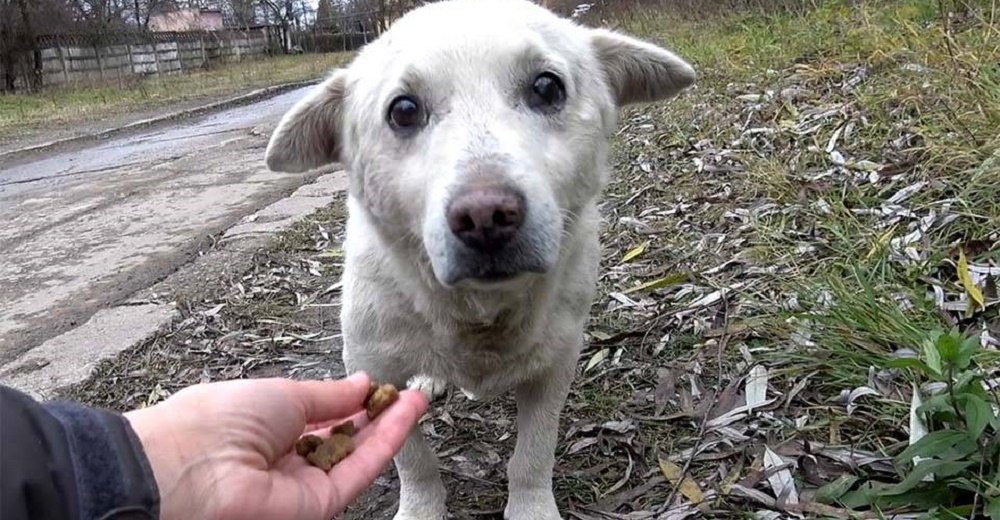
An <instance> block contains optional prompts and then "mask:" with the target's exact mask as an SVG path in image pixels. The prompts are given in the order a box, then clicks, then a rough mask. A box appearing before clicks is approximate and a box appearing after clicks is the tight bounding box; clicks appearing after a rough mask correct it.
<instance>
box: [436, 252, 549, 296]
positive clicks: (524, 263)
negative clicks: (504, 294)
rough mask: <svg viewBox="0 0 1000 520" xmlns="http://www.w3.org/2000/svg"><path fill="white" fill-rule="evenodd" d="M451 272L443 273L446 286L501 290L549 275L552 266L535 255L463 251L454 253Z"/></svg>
mask: <svg viewBox="0 0 1000 520" xmlns="http://www.w3.org/2000/svg"><path fill="white" fill-rule="evenodd" d="M449 264H450V268H449V269H448V270H447V272H445V273H443V274H444V275H445V276H444V279H443V280H442V282H444V283H445V285H449V286H454V285H459V284H462V285H469V286H475V287H477V288H483V289H499V288H502V287H504V286H511V285H516V284H518V283H520V282H522V281H524V280H525V279H527V278H530V277H531V275H540V274H545V273H546V272H547V271H548V266H547V265H545V264H544V262H542V260H541V259H540V258H537V257H536V256H535V255H530V254H523V253H522V252H521V251H519V250H517V249H515V250H513V251H509V252H507V251H504V252H498V253H493V254H483V253H479V252H474V251H469V250H467V249H463V248H456V249H453V250H452V255H451V262H449Z"/></svg>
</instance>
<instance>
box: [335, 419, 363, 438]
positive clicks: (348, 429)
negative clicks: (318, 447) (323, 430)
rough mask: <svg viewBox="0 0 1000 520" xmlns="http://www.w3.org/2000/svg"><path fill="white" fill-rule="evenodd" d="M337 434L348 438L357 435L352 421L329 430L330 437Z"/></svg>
mask: <svg viewBox="0 0 1000 520" xmlns="http://www.w3.org/2000/svg"><path fill="white" fill-rule="evenodd" d="M338 433H341V434H344V435H346V436H348V437H354V434H355V433H358V429H357V427H355V426H354V421H347V422H345V423H340V424H338V425H336V426H334V427H333V428H330V435H336V434H338Z"/></svg>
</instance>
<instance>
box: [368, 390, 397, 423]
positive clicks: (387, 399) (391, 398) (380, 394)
mask: <svg viewBox="0 0 1000 520" xmlns="http://www.w3.org/2000/svg"><path fill="white" fill-rule="evenodd" d="M397 399H399V391H397V390H396V387H395V386H393V385H390V384H384V385H381V386H377V385H375V384H372V389H371V390H370V391H369V392H368V398H367V399H366V400H365V408H366V409H367V411H368V418H369V419H374V418H376V417H378V416H379V414H380V413H382V412H383V411H385V409H386V408H388V407H389V405H391V404H392V403H395V402H396V400H397Z"/></svg>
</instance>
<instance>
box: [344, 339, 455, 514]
mask: <svg viewBox="0 0 1000 520" xmlns="http://www.w3.org/2000/svg"><path fill="white" fill-rule="evenodd" d="M381 351H384V350H381V349H376V348H373V347H371V346H370V345H369V346H367V348H363V349H359V348H357V346H356V345H355V344H353V343H349V342H347V341H345V345H344V352H343V356H344V367H345V368H346V369H347V373H353V372H356V371H359V370H364V371H365V372H367V373H368V375H369V376H371V378H372V380H373V381H378V382H380V383H392V384H393V385H395V386H396V387H397V388H403V387H404V386H409V388H412V389H415V390H420V391H423V392H424V393H425V394H427V396H428V400H431V399H433V397H434V396H435V394H437V393H439V392H440V391H441V390H442V388H441V387H440V382H439V381H436V380H433V379H430V378H426V377H417V378H412V377H411V376H410V374H408V373H407V372H406V371H405V370H403V369H401V368H400V367H401V366H405V364H400V363H397V362H396V360H394V359H391V358H387V357H383V356H382V355H381V354H373V353H374V352H381ZM393 462H395V465H396V471H397V472H398V473H399V488H400V490H399V509H398V510H397V512H396V516H395V517H394V519H393V520H443V519H444V518H445V516H446V515H447V509H446V508H445V499H446V492H445V489H444V483H443V482H442V481H441V473H440V469H439V468H438V457H437V455H435V454H434V452H433V451H431V449H430V447H429V446H428V445H427V441H425V440H424V434H423V432H421V431H420V426H419V425H417V426H414V427H413V430H411V431H410V434H409V436H407V438H406V442H405V443H404V444H403V448H402V449H401V450H400V451H399V453H397V454H396V456H395V457H394V458H393Z"/></svg>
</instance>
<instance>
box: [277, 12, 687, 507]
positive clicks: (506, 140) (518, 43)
mask: <svg viewBox="0 0 1000 520" xmlns="http://www.w3.org/2000/svg"><path fill="white" fill-rule="evenodd" d="M694 80H695V72H694V70H693V69H692V68H691V66H690V65H688V64H687V63H685V62H684V61H683V60H682V59H680V58H678V57H677V56H676V55H674V54H673V53H671V52H669V51H667V50H664V49H662V48H660V47H657V46H654V45H652V44H649V43H646V42H643V41H639V40H636V39H633V38H630V37H627V36H625V35H622V34H618V33H615V32H612V31H608V30H603V29H590V28H585V27H583V26H580V25H577V24H575V23H574V22H572V21H570V20H567V19H563V18H560V17H557V16H556V15H554V14H553V13H551V12H549V11H548V10H546V9H544V8H542V7H540V6H537V5H535V4H533V3H530V2H528V1H526V0H445V1H443V2H439V3H433V4H428V5H426V6H424V7H420V8H418V9H415V10H413V11H411V12H410V13H408V14H406V15H405V16H404V17H403V18H401V19H400V20H398V21H397V22H396V23H394V24H393V25H392V27H391V29H389V30H388V31H387V32H385V33H384V34H383V35H382V36H381V37H380V38H379V39H378V40H376V41H375V42H373V43H371V44H369V45H368V46H367V47H365V48H364V49H363V50H362V51H361V52H359V53H358V55H357V57H356V58H355V59H354V61H353V62H352V63H351V64H350V66H349V67H347V68H345V69H338V70H335V71H333V73H332V74H331V75H330V76H329V78H327V79H326V81H325V82H324V83H323V84H321V85H320V86H318V87H317V88H316V89H315V90H314V91H313V92H312V93H311V94H310V95H309V96H308V97H307V98H305V99H303V100H302V101H301V102H300V103H299V104H298V105H296V106H295V107H294V108H293V109H292V110H290V111H289V112H288V113H287V114H286V115H285V116H284V118H283V119H282V121H281V122H280V124H279V126H278V128H277V129H276V130H275V132H274V134H273V136H272V137H271V141H270V143H269V145H268V149H267V153H266V160H267V164H268V166H269V167H270V168H271V169H272V170H275V171H286V172H301V171H305V170H309V169H313V168H316V167H319V166H321V165H325V164H328V163H333V162H340V163H342V164H344V166H345V168H346V170H347V171H348V173H349V176H350V182H349V185H350V188H349V191H348V207H349V212H350V217H349V220H348V224H347V238H346V242H345V244H344V250H345V254H346V264H345V268H344V275H343V282H344V292H343V311H342V313H341V320H342V328H343V334H344V336H343V337H344V364H345V365H346V368H347V370H348V372H352V371H357V370H364V371H367V372H368V373H369V374H371V376H372V377H373V378H374V379H376V380H379V381H385V382H390V383H393V384H395V385H397V386H403V385H405V384H407V382H408V381H411V380H412V378H414V377H420V378H421V379H419V381H420V383H419V385H420V386H422V387H423V389H424V390H425V391H428V390H432V391H433V392H435V393H436V392H438V391H440V390H442V389H443V386H442V385H443V383H445V382H447V383H451V384H454V385H457V386H458V387H459V388H461V389H463V390H465V391H467V392H471V393H472V394H475V395H478V396H481V397H487V398H488V397H492V396H496V395H497V394H500V393H501V392H505V391H508V390H514V392H515V397H516V400H517V406H518V412H517V430H518V431H517V446H516V449H515V450H514V454H513V457H512V458H511V460H510V462H509V465H508V470H507V475H508V479H509V488H508V492H509V497H508V502H507V506H506V510H505V514H504V516H505V518H507V519H509V520H553V519H558V518H560V514H559V510H558V509H557V508H556V502H555V499H554V496H553V493H552V467H553V463H554V459H555V448H556V442H557V437H558V426H559V415H560V412H561V410H562V407H563V404H564V402H565V399H566V395H567V393H568V392H569V387H570V384H571V382H572V380H573V378H574V375H575V370H576V362H577V357H578V356H579V353H580V351H581V349H582V346H583V329H584V325H585V323H586V320H587V316H588V312H589V309H590V306H591V303H592V299H593V297H594V294H595V290H596V278H597V275H598V261H599V258H600V245H599V243H598V226H599V216H598V212H597V209H596V202H597V200H598V197H599V195H600V193H601V191H602V189H603V188H604V186H605V183H606V181H607V177H608V173H609V165H608V157H607V156H608V149H609V144H608V138H609V136H610V134H611V133H612V132H613V130H614V128H615V126H616V118H617V109H618V107H619V106H621V105H623V104H627V103H637V102H649V101H655V100H661V99H666V98H669V97H672V96H674V95H676V94H677V93H679V92H680V91H682V90H683V89H685V88H686V87H688V86H689V85H691V84H692V83H693V82H694ZM432 387H433V388H432ZM395 462H396V467H397V469H398V470H399V477H400V480H401V493H400V500H399V510H398V512H397V514H396V517H395V518H396V520H432V519H433V520H437V519H441V518H444V517H445V516H446V508H445V498H446V497H445V488H444V486H443V484H442V481H441V478H440V475H439V472H438V467H437V463H438V459H437V457H436V456H435V455H434V454H433V453H432V452H431V450H430V449H429V448H428V446H427V444H426V443H425V441H424V439H423V436H422V435H421V433H420V431H419V429H417V430H414V432H413V433H411V435H410V437H409V439H408V440H407V442H406V445H405V447H404V448H403V450H402V451H401V452H400V454H399V455H398V456H397V457H396V459H395Z"/></svg>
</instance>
